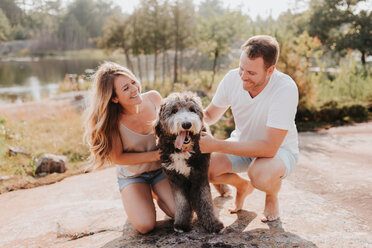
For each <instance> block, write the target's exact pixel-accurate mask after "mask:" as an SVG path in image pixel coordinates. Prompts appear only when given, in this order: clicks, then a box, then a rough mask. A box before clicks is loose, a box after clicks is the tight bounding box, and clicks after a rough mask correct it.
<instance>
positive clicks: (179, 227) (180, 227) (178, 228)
mask: <svg viewBox="0 0 372 248" xmlns="http://www.w3.org/2000/svg"><path fill="white" fill-rule="evenodd" d="M173 229H174V231H175V232H178V233H184V232H188V231H190V230H191V228H190V226H186V225H180V224H174V226H173Z"/></svg>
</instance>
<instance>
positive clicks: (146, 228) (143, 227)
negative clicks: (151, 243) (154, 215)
mask: <svg viewBox="0 0 372 248" xmlns="http://www.w3.org/2000/svg"><path fill="white" fill-rule="evenodd" d="M134 227H135V228H136V229H137V231H138V232H140V233H142V234H146V233H148V232H150V231H152V230H153V229H154V228H155V221H151V222H150V221H146V222H142V223H136V224H134Z"/></svg>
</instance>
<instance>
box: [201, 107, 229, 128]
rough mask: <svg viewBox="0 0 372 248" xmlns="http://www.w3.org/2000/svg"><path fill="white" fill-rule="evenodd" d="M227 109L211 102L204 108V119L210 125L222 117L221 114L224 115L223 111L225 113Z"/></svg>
mask: <svg viewBox="0 0 372 248" xmlns="http://www.w3.org/2000/svg"><path fill="white" fill-rule="evenodd" d="M226 110H227V108H220V107H217V106H215V105H213V104H212V103H211V104H209V105H208V107H207V108H206V109H205V110H204V121H205V122H206V123H207V124H208V125H212V124H214V123H216V122H217V121H218V120H219V119H220V118H221V116H222V115H223V113H225V111H226Z"/></svg>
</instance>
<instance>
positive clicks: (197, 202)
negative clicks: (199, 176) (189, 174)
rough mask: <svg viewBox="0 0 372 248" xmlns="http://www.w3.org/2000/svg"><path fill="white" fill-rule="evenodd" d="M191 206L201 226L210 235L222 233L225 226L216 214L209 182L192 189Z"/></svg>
mask: <svg viewBox="0 0 372 248" xmlns="http://www.w3.org/2000/svg"><path fill="white" fill-rule="evenodd" d="M191 192H193V194H192V197H191V204H192V207H193V209H194V211H195V212H196V215H197V216H198V219H199V221H200V223H201V225H202V226H203V227H204V228H205V230H206V231H208V232H210V233H220V232H221V231H222V230H223V227H224V226H223V224H222V222H221V221H219V220H218V218H217V216H216V214H215V213H214V208H213V202H212V195H211V190H210V187H209V184H208V182H205V183H202V184H201V185H199V184H197V185H194V187H192V191H191Z"/></svg>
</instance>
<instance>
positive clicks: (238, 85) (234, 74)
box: [212, 68, 299, 154]
mask: <svg viewBox="0 0 372 248" xmlns="http://www.w3.org/2000/svg"><path fill="white" fill-rule="evenodd" d="M212 104H213V105H215V106H216V107H221V108H227V107H231V110H232V114H233V116H234V121H235V130H234V131H233V132H232V133H231V138H232V140H236V141H248V140H263V139H264V138H265V131H266V127H273V128H278V129H284V130H288V133H287V135H286V137H285V138H284V141H283V143H282V144H281V146H280V147H281V148H285V149H287V150H288V151H290V152H291V153H292V154H298V153H299V149H298V137H297V129H296V124H295V115H296V111H297V104H298V89H297V86H296V83H295V82H294V81H293V79H292V78H291V77H290V76H288V75H286V74H284V73H282V72H279V71H278V70H276V69H275V70H274V72H273V74H272V75H271V78H270V80H269V82H268V84H267V85H266V87H265V88H264V89H263V90H262V91H261V92H260V93H259V94H258V95H257V96H256V97H254V98H252V97H251V95H250V94H249V93H248V91H246V90H244V88H243V82H242V80H241V78H240V76H239V68H238V69H234V70H231V71H229V72H228V73H227V74H226V75H225V77H224V78H223V79H222V81H221V82H220V84H219V85H218V88H217V91H216V94H215V96H214V97H213V100H212Z"/></svg>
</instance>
